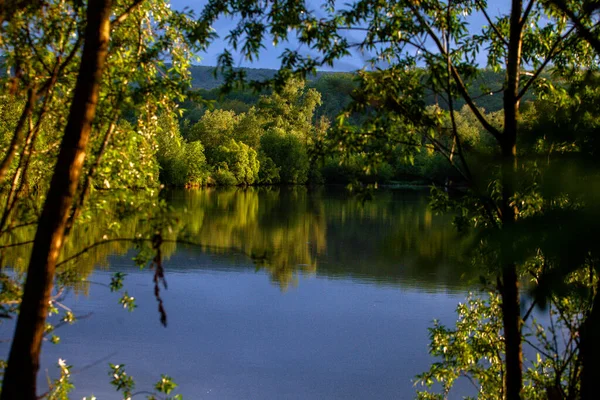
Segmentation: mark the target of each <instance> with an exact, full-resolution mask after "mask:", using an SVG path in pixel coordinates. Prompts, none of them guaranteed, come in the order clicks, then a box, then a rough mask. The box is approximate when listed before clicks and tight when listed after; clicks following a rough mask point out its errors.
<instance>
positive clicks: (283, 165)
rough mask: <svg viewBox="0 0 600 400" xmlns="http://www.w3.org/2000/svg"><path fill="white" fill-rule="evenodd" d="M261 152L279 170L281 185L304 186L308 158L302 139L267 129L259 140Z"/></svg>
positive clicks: (278, 130) (280, 131)
mask: <svg viewBox="0 0 600 400" xmlns="http://www.w3.org/2000/svg"><path fill="white" fill-rule="evenodd" d="M260 144H261V150H262V151H263V152H264V154H265V156H266V157H268V158H270V159H271V160H272V161H273V162H274V163H275V165H276V166H277V168H278V169H279V177H280V180H281V182H282V183H294V184H304V183H306V181H307V180H308V167H309V158H308V153H307V150H306V146H304V145H303V142H302V139H301V138H300V137H298V136H296V135H294V134H289V133H286V132H285V131H283V130H282V129H280V128H272V129H269V130H268V131H267V132H266V133H265V134H264V135H263V136H262V138H261V140H260Z"/></svg>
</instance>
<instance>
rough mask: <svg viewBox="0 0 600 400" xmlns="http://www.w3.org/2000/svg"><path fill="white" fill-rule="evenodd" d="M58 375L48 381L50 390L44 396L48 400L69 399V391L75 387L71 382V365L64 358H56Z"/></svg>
mask: <svg viewBox="0 0 600 400" xmlns="http://www.w3.org/2000/svg"><path fill="white" fill-rule="evenodd" d="M58 367H59V369H60V376H59V377H58V379H56V380H54V381H53V382H51V383H50V382H49V385H48V386H49V387H50V390H49V392H48V394H47V396H46V397H45V398H46V399H48V400H69V393H70V392H71V391H72V390H73V389H74V388H75V386H74V385H73V383H72V382H71V368H72V367H71V366H70V365H67V363H66V362H65V360H63V359H59V360H58Z"/></svg>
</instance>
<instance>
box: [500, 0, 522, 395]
mask: <svg viewBox="0 0 600 400" xmlns="http://www.w3.org/2000/svg"><path fill="white" fill-rule="evenodd" d="M522 11H523V1H522V0H512V5H511V14H510V33H509V38H508V57H507V62H506V89H505V91H504V131H503V134H502V137H501V147H502V204H501V205H500V208H501V211H502V216H501V218H502V225H503V227H507V226H510V225H511V224H513V223H514V222H515V220H516V217H517V211H518V210H517V209H516V208H515V206H514V205H511V198H512V197H513V196H514V194H515V190H516V189H515V188H516V174H517V129H518V126H517V125H518V120H517V118H518V115H519V97H518V95H519V74H520V69H521V51H522V43H523V27H522V21H521V13H522ZM507 241H508V240H507V238H505V243H503V245H502V263H503V265H502V286H501V288H500V294H501V296H502V323H503V327H504V345H505V351H506V360H505V361H506V368H505V370H506V374H505V382H504V385H505V391H504V393H505V396H506V399H508V400H516V399H520V398H521V388H522V386H523V372H522V367H523V348H522V342H521V325H522V319H521V309H520V301H519V277H518V274H517V266H516V265H515V263H514V262H513V261H512V260H511V258H512V256H511V253H512V251H511V248H510V246H509V245H508V244H506V242H507Z"/></svg>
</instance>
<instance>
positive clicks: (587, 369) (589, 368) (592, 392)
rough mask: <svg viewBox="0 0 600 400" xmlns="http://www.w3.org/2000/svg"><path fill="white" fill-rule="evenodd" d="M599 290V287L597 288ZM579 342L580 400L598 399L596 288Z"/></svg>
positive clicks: (599, 297) (599, 308)
mask: <svg viewBox="0 0 600 400" xmlns="http://www.w3.org/2000/svg"><path fill="white" fill-rule="evenodd" d="M599 288H600V287H599ZM580 337H581V342H580V344H579V354H580V358H581V400H593V399H597V398H598V382H600V381H599V379H600V367H599V366H598V365H597V364H598V360H600V342H599V341H598V340H599V338H600V293H598V288H597V289H596V294H595V295H594V303H593V305H592V310H591V311H590V313H589V314H588V315H587V316H586V319H585V322H584V323H583V325H582V326H581V329H580Z"/></svg>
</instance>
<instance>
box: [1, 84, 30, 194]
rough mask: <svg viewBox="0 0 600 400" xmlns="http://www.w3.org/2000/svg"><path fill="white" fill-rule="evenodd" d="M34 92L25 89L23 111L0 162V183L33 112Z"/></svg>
mask: <svg viewBox="0 0 600 400" xmlns="http://www.w3.org/2000/svg"><path fill="white" fill-rule="evenodd" d="M35 100H36V94H35V89H33V88H30V89H29V90H28V91H27V101H26V102H25V106H24V108H23V111H22V112H21V117H20V118H19V121H18V122H17V126H16V127H15V131H14V133H13V137H12V139H11V141H10V144H9V145H8V149H6V154H5V155H4V158H3V159H2V162H1V163H0V183H2V181H3V180H4V177H5V176H6V174H7V173H8V170H9V168H10V165H11V164H12V161H13V159H14V158H15V155H16V154H17V150H18V149H19V146H20V145H21V142H22V141H23V130H24V129H25V124H26V123H27V120H28V119H29V116H30V115H31V113H32V112H33V107H34V105H35Z"/></svg>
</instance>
